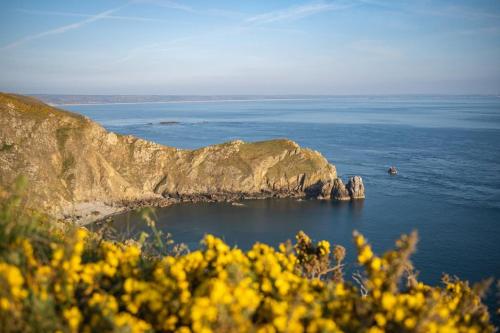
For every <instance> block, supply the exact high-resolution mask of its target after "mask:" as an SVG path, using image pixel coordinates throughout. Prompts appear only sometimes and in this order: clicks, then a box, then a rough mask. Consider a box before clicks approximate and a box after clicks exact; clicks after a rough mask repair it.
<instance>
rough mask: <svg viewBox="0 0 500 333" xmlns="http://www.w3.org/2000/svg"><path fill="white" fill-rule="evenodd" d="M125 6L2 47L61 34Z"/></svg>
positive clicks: (8, 47)
mask: <svg viewBox="0 0 500 333" xmlns="http://www.w3.org/2000/svg"><path fill="white" fill-rule="evenodd" d="M123 7H124V6H120V7H116V8H113V9H109V10H106V11H104V12H100V13H98V14H95V15H92V16H90V17H88V18H86V19H85V20H82V21H79V22H75V23H72V24H67V25H63V26H61V27H59V28H55V29H52V30H47V31H44V32H40V33H37V34H33V35H29V36H26V37H23V38H21V39H18V40H16V41H14V42H12V43H10V44H7V45H5V46H4V47H2V48H1V49H3V50H6V49H13V48H15V47H18V46H19V45H22V44H24V43H27V42H30V41H32V40H36V39H39V38H43V37H46V36H51V35H59V34H63V33H65V32H67V31H70V30H76V29H79V28H81V27H83V26H85V25H87V24H90V23H92V22H95V21H99V20H102V19H104V18H106V17H108V16H109V15H110V14H112V13H114V12H116V11H118V10H120V9H122V8H123Z"/></svg>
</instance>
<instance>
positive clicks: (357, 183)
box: [347, 176, 365, 199]
mask: <svg viewBox="0 0 500 333" xmlns="http://www.w3.org/2000/svg"><path fill="white" fill-rule="evenodd" d="M347 190H348V191H349V196H350V197H351V198H352V199H364V198H365V186H364V185H363V179H362V178H361V177H360V176H354V177H350V178H349V182H348V183H347Z"/></svg>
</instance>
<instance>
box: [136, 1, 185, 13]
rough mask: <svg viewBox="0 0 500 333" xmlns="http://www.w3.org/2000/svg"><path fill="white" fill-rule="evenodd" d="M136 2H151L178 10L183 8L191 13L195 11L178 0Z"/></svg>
mask: <svg viewBox="0 0 500 333" xmlns="http://www.w3.org/2000/svg"><path fill="white" fill-rule="evenodd" d="M134 2H135V3H150V4H154V5H157V6H159V7H165V8H171V9H177V10H181V11H184V12H189V13H192V12H194V11H195V10H194V9H193V8H192V7H190V6H187V5H184V4H182V3H180V2H177V1H171V0H135V1H134Z"/></svg>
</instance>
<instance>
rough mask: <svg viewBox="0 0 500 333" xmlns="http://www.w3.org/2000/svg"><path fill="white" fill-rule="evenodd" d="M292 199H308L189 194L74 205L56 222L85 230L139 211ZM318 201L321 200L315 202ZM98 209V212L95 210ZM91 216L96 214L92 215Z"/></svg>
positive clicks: (290, 195)
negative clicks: (60, 221) (189, 205)
mask: <svg viewBox="0 0 500 333" xmlns="http://www.w3.org/2000/svg"><path fill="white" fill-rule="evenodd" d="M283 198H296V199H302V200H304V199H307V198H308V196H307V195H306V194H303V193H295V192H290V193H278V192H276V193H255V194H242V193H222V194H193V195H185V196H180V197H178V198H174V197H168V198H149V199H144V200H136V201H128V202H119V203H114V204H112V203H105V202H99V201H95V202H83V203H78V204H75V205H74V206H73V207H72V210H73V212H72V214H70V213H66V214H64V213H62V214H57V215H56V218H57V219H60V220H62V221H65V222H69V223H73V224H75V225H78V226H81V227H85V226H88V225H90V224H93V223H104V222H105V221H106V220H107V219H109V218H111V217H113V216H115V215H118V214H122V213H126V212H130V211H133V210H136V209H139V208H146V207H150V208H165V207H169V206H172V205H175V204H180V203H198V202H214V203H215V202H227V203H235V202H240V201H245V200H264V199H283ZM318 200H321V199H318ZM98 209H101V210H102V211H101V210H98ZM95 212H98V214H97V213H95Z"/></svg>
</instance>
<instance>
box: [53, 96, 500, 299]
mask: <svg viewBox="0 0 500 333" xmlns="http://www.w3.org/2000/svg"><path fill="white" fill-rule="evenodd" d="M62 107H63V108H66V109H69V110H71V111H75V112H78V113H81V114H84V115H86V116H88V117H90V118H92V119H94V120H95V121H97V122H99V123H101V124H102V125H104V126H105V127H106V128H107V129H109V130H111V131H114V132H117V133H121V134H132V135H135V136H138V137H141V138H144V139H148V140H151V141H155V142H158V143H161V144H164V145H169V146H175V147H180V148H198V147H202V146H205V145H208V144H215V143H221V142H224V141H229V140H235V139H242V140H245V141H257V140H266V139H272V138H290V139H292V140H295V141H297V142H298V143H299V144H300V145H302V146H304V147H310V148H313V149H315V150H318V151H320V152H321V153H322V154H323V155H324V156H325V157H326V158H327V159H328V160H329V161H330V162H331V163H333V164H335V165H336V167H337V171H338V174H339V175H340V176H341V177H342V178H344V179H345V178H346V177H348V176H350V175H360V176H362V177H363V181H364V183H365V187H366V196H367V197H366V199H365V200H364V201H357V202H352V203H335V202H329V201H315V200H307V201H296V200H292V199H276V200H274V199H272V200H254V201H247V202H245V206H242V207H238V206H232V205H231V204H226V203H198V204H180V205H176V206H172V207H168V208H164V209H159V210H157V217H158V226H159V227H160V228H161V229H162V230H164V231H165V232H170V233H172V234H173V237H174V239H175V240H176V241H180V242H185V243H187V244H188V245H189V246H190V247H191V248H195V247H196V246H198V244H199V241H200V239H201V238H202V237H203V235H204V234H205V233H213V234H215V235H217V236H220V237H222V238H223V239H225V240H226V241H227V242H228V243H230V244H232V245H236V246H238V247H241V248H244V249H248V248H249V246H251V244H252V243H254V242H256V241H260V242H266V243H270V244H273V245H276V244H279V243H280V242H282V241H285V240H286V239H289V238H293V237H294V235H295V234H296V232H297V231H299V230H304V231H305V232H307V233H308V234H309V235H310V236H311V237H312V238H314V239H316V240H320V239H327V240H330V241H331V242H333V243H335V244H341V245H344V246H346V247H347V250H348V254H349V256H348V260H347V262H350V263H353V262H354V260H355V259H354V258H355V254H354V250H353V246H352V232H353V230H359V231H360V232H362V233H363V234H364V235H365V236H366V237H367V238H368V240H369V241H370V242H371V243H372V244H373V246H374V250H375V251H376V252H378V253H381V252H383V251H384V250H387V249H390V248H392V247H393V244H394V241H395V240H396V239H397V238H398V237H399V235H401V234H402V233H408V232H410V231H412V230H417V231H418V233H419V236H420V242H419V244H418V251H417V253H416V254H415V255H414V257H413V261H414V264H415V266H416V268H417V270H419V271H420V278H421V279H422V280H423V281H425V282H427V283H433V284H436V283H438V281H439V279H440V277H441V274H442V273H443V272H446V273H449V274H452V275H457V276H459V277H461V278H463V279H468V280H470V281H479V280H481V279H483V278H486V277H490V276H492V277H496V278H497V279H498V278H500V98H499V97H497V96H490V97H485V96H481V97H479V96H385V97H380V96H379V97H374V96H355V97H354V96H346V97H324V98H312V99H294V100H268V101H265V100H253V101H210V102H200V101H197V102H173V103H149V104H148V103H142V104H103V105H72V106H62ZM160 122H178V123H173V124H172V123H171V124H168V125H167V124H160ZM391 165H394V166H396V167H397V168H398V170H399V174H398V175H397V176H390V175H388V173H387V169H388V168H389V166H391ZM114 227H115V228H117V229H119V230H132V231H133V232H139V231H140V230H143V229H145V226H144V225H143V223H141V222H140V221H139V220H138V218H137V216H135V215H134V214H124V215H122V216H117V217H116V218H115V222H114ZM348 269H351V270H352V269H355V266H353V265H351V266H350V267H348ZM491 296H493V295H491V294H490V297H491ZM490 299H491V298H490ZM490 303H491V302H490Z"/></svg>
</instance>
